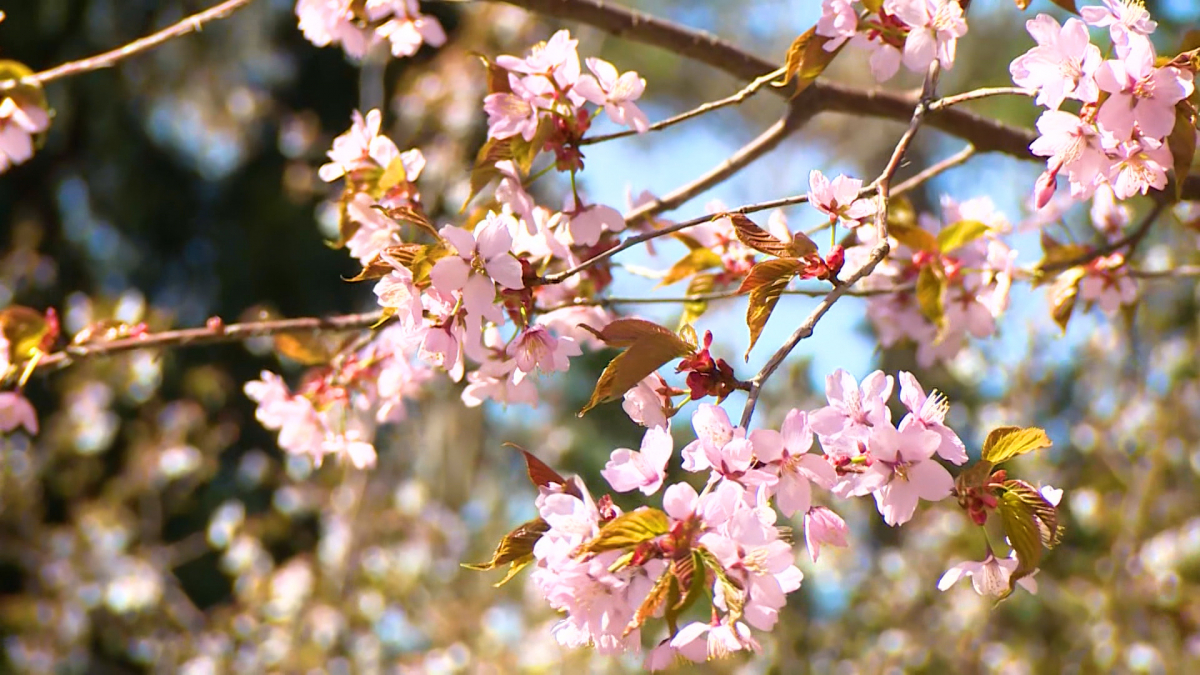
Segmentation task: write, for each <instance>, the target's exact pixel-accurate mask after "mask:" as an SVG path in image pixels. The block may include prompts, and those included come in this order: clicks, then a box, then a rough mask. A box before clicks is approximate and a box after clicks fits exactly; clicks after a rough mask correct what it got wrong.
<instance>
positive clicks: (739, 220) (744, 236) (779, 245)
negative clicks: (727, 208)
mask: <svg viewBox="0 0 1200 675" xmlns="http://www.w3.org/2000/svg"><path fill="white" fill-rule="evenodd" d="M717 218H728V219H729V221H730V222H731V223H733V231H734V232H735V233H736V234H737V238H738V241H740V242H742V243H743V244H745V245H747V246H749V247H750V248H752V249H754V250H755V251H758V252H759V253H766V254H767V255H773V256H775V257H776V258H790V257H792V246H791V244H789V243H788V242H786V241H780V240H779V239H776V238H775V236H774V235H772V234H771V233H770V232H767V231H766V230H764V229H762V228H761V227H759V226H758V225H755V224H754V221H752V220H750V219H749V218H747V217H746V216H745V215H743V214H741V213H719V214H717V215H715V216H713V219H714V220H716V219H717Z"/></svg>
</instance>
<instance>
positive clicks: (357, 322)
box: [37, 312, 383, 370]
mask: <svg viewBox="0 0 1200 675" xmlns="http://www.w3.org/2000/svg"><path fill="white" fill-rule="evenodd" d="M382 316H383V315H382V313H380V312H366V313H364V314H345V315H341V316H331V317H308V318H301V319H274V320H271V321H249V322H246V323H232V324H227V325H226V324H220V323H215V322H214V325H210V326H206V327H204V328H184V329H180V330H168V331H162V332H161V333H149V334H147V335H142V336H140V337H131V338H121V339H119V340H108V341H105V342H89V343H86V344H82V345H71V346H68V347H64V348H63V349H61V350H59V351H57V352H53V353H51V354H47V355H46V356H43V357H42V358H41V359H40V360H39V361H38V363H37V370H43V369H46V368H55V367H57V368H63V367H66V366H69V365H71V364H72V363H74V362H76V361H80V360H82V359H90V358H93V357H98V356H110V355H112V354H119V353H121V352H128V351H133V350H137V349H151V348H156V347H194V346H199V345H209V344H217V343H222V342H238V341H240V340H249V339H250V338H256V337H267V336H271V335H282V334H285V333H316V332H339V331H352V330H361V329H364V328H369V327H370V326H372V325H374V324H375V323H377V322H378V321H379V319H380V318H382Z"/></svg>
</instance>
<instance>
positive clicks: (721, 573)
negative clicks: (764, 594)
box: [696, 548, 746, 622]
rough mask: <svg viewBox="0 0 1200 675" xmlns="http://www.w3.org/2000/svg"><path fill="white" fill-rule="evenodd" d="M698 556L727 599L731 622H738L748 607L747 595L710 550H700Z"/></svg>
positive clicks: (726, 605) (726, 603) (726, 604)
mask: <svg viewBox="0 0 1200 675" xmlns="http://www.w3.org/2000/svg"><path fill="white" fill-rule="evenodd" d="M696 552H697V554H698V556H697V557H699V558H700V561H701V562H702V563H703V565H704V568H706V569H708V570H709V571H711V572H712V573H713V576H714V577H716V586H717V587H718V588H719V589H720V590H721V595H722V597H723V598H724V599H725V607H726V608H727V609H728V611H729V621H731V622H732V621H737V620H738V619H741V618H742V610H744V609H745V607H746V594H745V591H744V590H742V587H741V586H740V585H738V583H737V581H735V580H734V579H732V578H731V577H730V576H729V573H728V572H727V571H726V570H725V567H724V566H723V565H721V561H719V560H717V557H716V556H715V555H713V554H712V552H711V551H709V550H708V549H704V548H701V549H698V550H697V551H696Z"/></svg>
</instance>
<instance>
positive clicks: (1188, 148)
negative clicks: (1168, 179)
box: [1167, 100, 1196, 199]
mask: <svg viewBox="0 0 1200 675" xmlns="http://www.w3.org/2000/svg"><path fill="white" fill-rule="evenodd" d="M1167 148H1168V149H1170V151H1171V157H1172V158H1173V160H1174V161H1173V166H1174V169H1175V199H1181V198H1182V197H1183V183H1184V181H1186V180H1187V177H1188V174H1189V173H1191V170H1192V160H1193V159H1195V158H1196V111H1195V110H1194V109H1193V108H1192V104H1191V103H1189V102H1188V101H1186V100H1184V101H1180V102H1179V103H1176V104H1175V127H1174V128H1173V129H1171V135H1169V136H1167Z"/></svg>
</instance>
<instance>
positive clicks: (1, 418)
mask: <svg viewBox="0 0 1200 675" xmlns="http://www.w3.org/2000/svg"><path fill="white" fill-rule="evenodd" d="M18 428H24V429H25V431H26V432H28V433H29V434H36V433H37V432H38V419H37V411H35V410H34V409H33V405H32V404H30V402H29V400H28V399H26V398H25V397H24V396H22V395H21V394H20V393H18V392H15V391H5V392H0V432H3V433H6V434H11V433H12V432H13V431H15V430H17V429H18Z"/></svg>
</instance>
